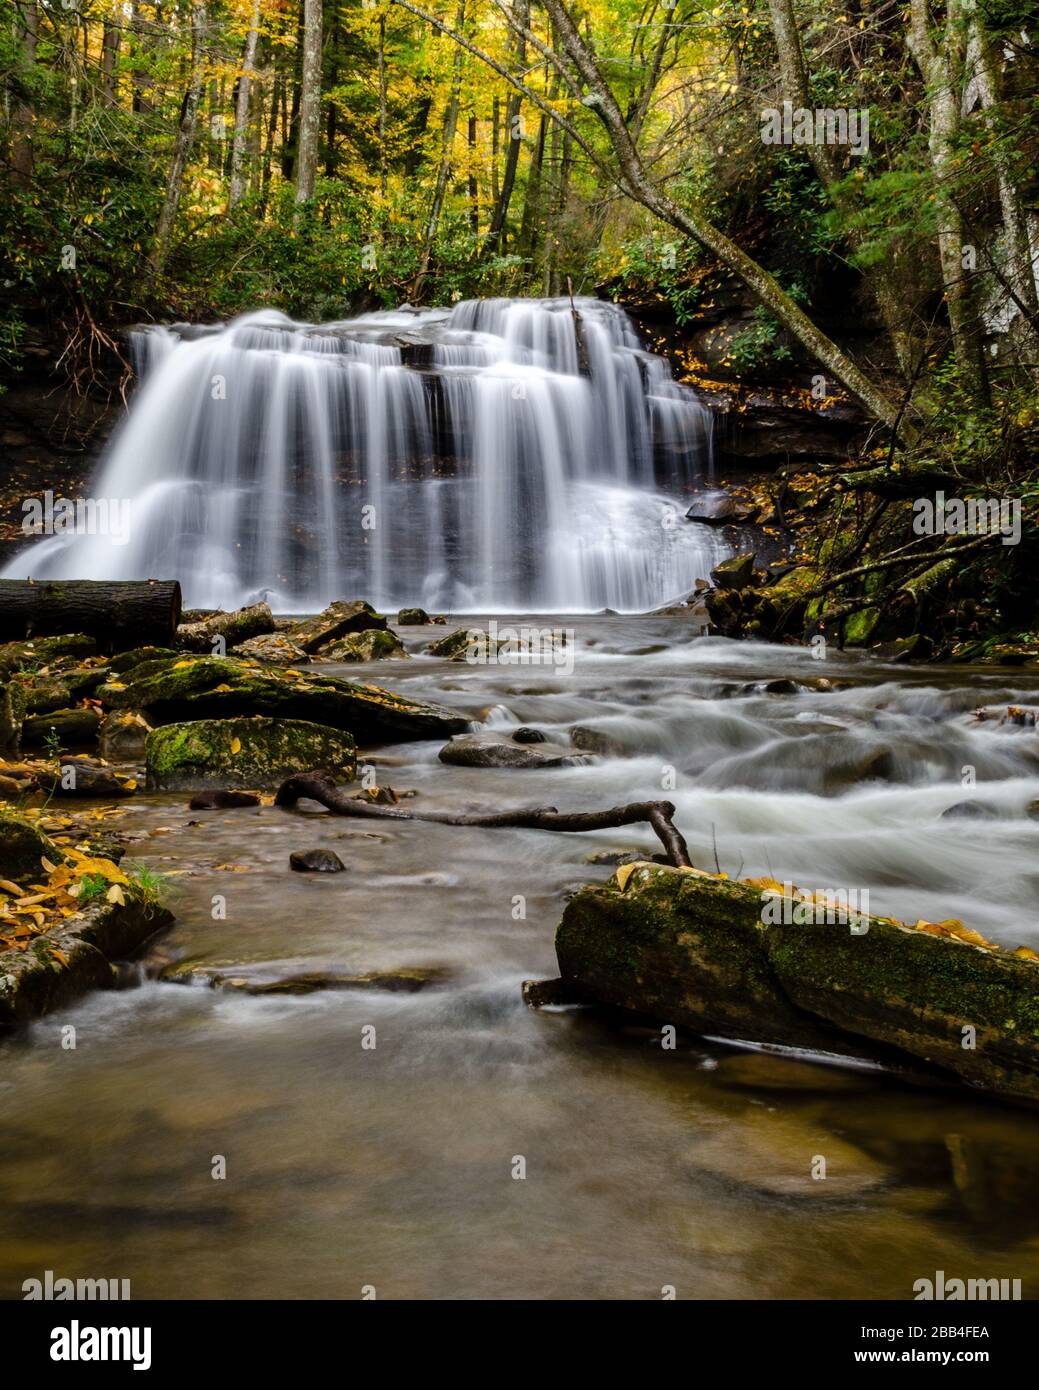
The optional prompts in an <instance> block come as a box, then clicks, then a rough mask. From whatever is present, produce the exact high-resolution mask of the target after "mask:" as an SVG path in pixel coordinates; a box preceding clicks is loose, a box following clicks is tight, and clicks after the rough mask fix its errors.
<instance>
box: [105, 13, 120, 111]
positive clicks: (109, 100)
mask: <svg viewBox="0 0 1039 1390" xmlns="http://www.w3.org/2000/svg"><path fill="white" fill-rule="evenodd" d="M120 37H121V35H120V33H119V29H118V27H117V26H116V25H115V24H109V22H108V21H107V20H106V21H105V23H104V28H103V31H102V38H101V100H102V102H103V104H104V105H105V106H115V104H116V72H115V68H116V63H117V61H118V58H119V40H120Z"/></svg>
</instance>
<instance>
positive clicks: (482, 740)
mask: <svg viewBox="0 0 1039 1390" xmlns="http://www.w3.org/2000/svg"><path fill="white" fill-rule="evenodd" d="M439 758H440V761H441V762H442V763H449V764H450V765H452V766H453V767H519V768H529V767H574V766H575V765H577V764H580V763H583V762H584V761H585V759H583V758H580V757H574V756H573V755H572V753H571V751H570V749H568V748H561V747H558V746H556V745H555V744H550V743H533V744H518V743H513V741H512V740H511V739H510V738H506V737H504V736H503V735H502V734H496V733H492V732H489V731H486V730H484V731H481V732H478V733H473V734H459V735H458V736H457V737H456V738H453V739H452V740H451V742H450V743H448V744H446V745H445V746H444V747H443V748H441V750H440V753H439Z"/></svg>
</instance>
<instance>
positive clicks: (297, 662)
mask: <svg viewBox="0 0 1039 1390" xmlns="http://www.w3.org/2000/svg"><path fill="white" fill-rule="evenodd" d="M231 655H232V656H240V657H242V658H243V659H245V660H247V661H262V662H264V663H265V664H266V665H268V666H306V665H308V664H309V662H310V657H309V656H308V655H307V653H306V652H305V651H304V650H303V648H302V647H300V646H298V645H297V644H296V643H295V642H290V641H289V639H288V638H287V637H286V636H285V634H284V633H283V632H264V633H261V634H260V636H259V637H250V638H249V640H248V641H247V642H240V643H239V644H238V646H237V647H235V649H234V651H233V652H232V653H231Z"/></svg>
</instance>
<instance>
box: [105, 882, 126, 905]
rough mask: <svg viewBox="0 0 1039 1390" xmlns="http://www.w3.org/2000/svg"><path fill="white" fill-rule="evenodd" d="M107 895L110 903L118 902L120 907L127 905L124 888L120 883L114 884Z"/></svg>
mask: <svg viewBox="0 0 1039 1390" xmlns="http://www.w3.org/2000/svg"><path fill="white" fill-rule="evenodd" d="M105 897H106V898H107V900H108V901H109V902H110V903H118V904H119V906H120V907H125V906H126V898H125V897H124V896H123V890H122V889H121V888H120V887H119V885H118V883H113V884H112V886H111V888H109V890H108V892H107V893H106V894H105Z"/></svg>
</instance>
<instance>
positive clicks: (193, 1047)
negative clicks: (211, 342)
mask: <svg viewBox="0 0 1039 1390" xmlns="http://www.w3.org/2000/svg"><path fill="white" fill-rule="evenodd" d="M559 623H560V620H559V619H558V618H552V619H550V620H546V622H545V623H544V624H542V625H546V626H547V625H552V626H557V625H559ZM572 625H573V626H574V627H575V628H576V630H577V634H578V641H577V649H576V656H575V662H574V669H573V672H572V674H569V675H568V674H566V673H563V672H556V671H553V670H550V669H546V668H539V667H533V666H532V667H526V668H522V667H520V668H517V667H509V666H502V667H469V666H465V665H456V664H450V663H446V662H442V661H434V660H432V659H430V658H426V657H423V658H422V659H420V660H415V661H413V662H411V663H404V662H395V663H384V664H382V665H380V666H378V667H374V666H373V667H367V668H365V667H350V668H343V674H349V675H350V676H351V677H352V678H360V679H376V680H379V681H381V682H383V683H385V684H387V685H389V686H390V687H391V688H396V689H399V690H401V691H402V692H404V693H407V694H414V695H417V696H426V697H429V698H436V699H439V700H440V701H441V702H442V703H446V704H450V705H452V706H454V707H456V708H458V709H460V710H462V711H465V712H466V713H468V714H470V715H471V716H473V717H478V716H480V717H486V718H487V719H488V721H489V723H490V725H491V726H492V727H493V726H500V727H502V728H503V729H506V728H511V727H513V726H514V725H516V724H519V723H525V724H534V725H536V726H537V727H539V728H542V729H544V730H545V731H546V732H548V733H549V734H551V733H552V732H553V731H554V730H556V731H560V732H561V731H563V730H566V729H568V728H569V727H570V726H571V725H572V724H574V723H581V724H585V725H592V726H594V727H595V728H597V729H601V730H603V731H605V732H606V733H608V734H609V735H610V736H611V737H612V738H613V739H614V740H615V742H616V746H617V748H618V749H619V750H622V751H621V752H618V753H617V754H616V755H614V756H609V757H600V758H596V759H595V760H593V761H592V762H591V763H589V764H588V765H586V766H582V767H575V768H564V769H546V770H539V771H515V770H514V771H492V770H482V769H463V768H456V767H446V766H444V765H443V764H441V763H439V762H438V760H437V756H436V755H437V750H438V747H439V745H438V744H436V743H429V744H410V745H401V746H398V747H393V748H381V749H379V750H377V752H378V754H379V755H380V757H381V758H384V759H385V760H386V762H385V763H384V764H381V765H380V767H379V780H380V782H382V783H384V784H385V783H388V784H390V785H392V786H394V787H396V788H398V789H409V788H410V789H414V790H415V791H416V792H417V794H418V795H417V800H416V804H421V805H422V806H424V807H429V808H445V809H446V808H448V807H451V808H461V807H462V806H476V805H480V806H485V807H488V808H490V807H501V806H504V805H520V804H546V803H550V804H554V805H557V806H559V807H560V808H575V809H580V808H592V807H601V806H606V805H609V804H613V803H614V802H618V801H627V800H632V799H635V798H644V797H645V798H650V797H654V796H660V795H666V796H668V797H669V798H670V799H672V800H673V801H674V802H675V803H676V805H677V807H678V814H677V817H676V819H677V821H678V824H679V825H680V826H681V827H682V829H683V830H684V831H685V833H686V835H687V837H688V840H689V845H690V850H691V853H692V857H693V860H694V862H695V863H697V864H700V865H702V866H703V867H706V868H712V869H713V868H714V866H715V856H717V863H718V864H719V865H720V867H721V868H722V869H724V870H726V871H727V872H729V873H731V874H736V873H737V872H738V873H740V874H742V875H748V876H750V875H757V874H769V873H771V874H774V875H775V876H777V877H779V878H790V879H792V880H793V881H794V882H795V883H799V884H800V885H801V886H810V887H840V886H846V887H849V888H868V890H869V893H870V908H871V910H872V911H874V912H879V913H889V914H891V915H895V916H898V917H901V918H906V919H909V920H915V919H916V918H917V917H926V918H929V919H930V920H939V919H942V918H946V917H961V918H962V919H963V920H965V921H966V922H967V923H968V924H969V925H970V926H972V927H974V928H976V929H978V930H980V931H982V932H983V933H985V934H987V935H990V936H992V937H993V938H995V939H997V940H999V941H1001V942H1005V943H1008V944H1014V945H1016V944H1022V943H1027V944H1031V945H1033V946H1036V947H1039V927H1037V924H1036V920H1035V914H1034V910H1033V909H1034V903H1035V899H1036V872H1037V871H1036V870H1035V869H1034V868H1033V865H1034V864H1035V862H1036V851H1037V849H1039V821H1037V820H1033V819H1031V818H1029V816H1028V815H1027V813H1026V807H1027V806H1028V804H1029V802H1031V801H1034V800H1036V799H1037V798H1039V757H1037V749H1039V742H1037V736H1036V734H1035V731H1034V730H1008V729H997V728H996V727H995V726H994V725H991V724H977V723H975V722H973V721H972V720H971V718H970V711H971V710H972V709H973V708H974V707H975V706H976V705H978V704H981V703H993V704H995V703H1001V702H1003V703H1005V702H1009V701H1011V700H1014V701H1021V702H1023V701H1028V700H1033V701H1034V700H1035V698H1036V694H1035V692H1036V689H1037V687H1039V679H1036V678H1033V677H1030V676H1028V675H1026V674H1025V673H1022V672H1017V671H1008V670H1002V671H994V670H992V669H987V670H973V671H970V670H966V669H964V668H950V669H945V670H942V669H937V668H914V669H907V668H903V667H885V666H882V665H880V664H878V663H876V662H874V661H870V660H867V659H865V658H862V657H850V656H849V657H842V656H840V655H838V654H836V653H834V654H831V655H830V657H829V658H828V659H827V660H825V661H815V660H813V659H812V657H811V654H810V652H809V651H807V650H805V649H801V648H781V647H772V646H764V645H755V644H749V643H739V644H737V643H731V642H728V641H725V640H723V639H709V640H691V638H690V631H691V630H690V627H689V620H688V619H687V618H679V617H654V618H627V617H625V618H617V617H611V618H606V617H602V618H579V619H576V620H573V624H572ZM440 632H442V630H437V629H424V630H420V629H405V630H404V633H403V635H404V636H405V639H406V641H407V643H408V645H409V647H410V648H411V649H412V650H414V651H416V652H418V651H420V650H421V646H422V644H423V643H424V642H425V641H427V640H429V638H430V637H431V636H437V635H440ZM821 676H825V677H826V678H828V679H830V680H834V681H839V680H848V681H850V682H852V684H851V685H850V687H849V688H847V689H842V690H835V691H831V692H827V693H821V692H815V691H802V692H800V693H796V694H784V695H780V694H774V695H769V694H764V693H760V692H752V693H747V694H740V693H739V691H740V688H741V687H742V686H743V685H744V684H746V683H748V682H755V681H762V680H766V679H769V680H770V679H775V678H777V677H787V678H791V679H794V680H803V681H812V680H815V679H817V678H819V677H821ZM965 768H973V769H974V772H975V776H976V782H977V785H976V786H974V787H965V785H964V771H963V770H964V769H965ZM672 770H673V771H672ZM672 780H674V782H675V786H674V789H673V790H671V789H670V786H669V783H670V782H671V781H672ZM186 800H187V798H186V797H185V796H141V797H139V798H138V799H137V800H136V801H135V802H134V804H133V805H132V807H131V808H130V809H128V810H127V812H126V814H125V815H124V816H123V817H122V819H120V820H119V821H116V822H113V827H114V828H117V829H118V830H119V831H120V833H124V832H129V833H131V834H132V835H134V836H139V837H140V838H139V840H137V842H136V843H135V844H134V845H133V847H132V849H131V854H132V855H133V856H134V857H135V858H136V859H138V860H140V861H142V862H145V863H147V864H148V865H150V866H151V867H153V868H155V869H158V870H161V871H164V872H169V873H173V874H174V875H175V877H174V878H173V879H172V880H171V882H172V884H173V888H172V906H173V907H174V909H175V911H176V913H177V919H178V920H177V924H176V926H175V927H174V928H173V930H172V931H171V932H169V933H168V934H167V935H166V936H165V937H164V938H163V939H162V940H161V941H160V942H158V943H156V945H155V947H154V948H153V950H152V952H151V953H150V956H149V958H148V960H147V961H146V963H145V970H144V972H143V973H144V974H145V975H146V976H148V974H149V972H151V974H152V975H154V973H155V972H157V971H158V969H160V968H161V967H162V966H163V965H164V964H167V963H169V962H170V961H174V962H181V963H195V964H197V965H198V966H199V968H200V969H212V970H218V971H220V972H222V973H224V974H226V975H231V976H234V977H236V978H246V979H248V980H251V981H253V982H256V983H262V982H265V981H270V980H275V979H279V978H284V977H285V976H287V975H292V974H298V973H300V972H303V971H326V970H330V969H331V970H337V971H346V972H360V971H367V970H381V969H392V968H397V967H400V966H405V965H419V966H438V967H443V968H444V969H445V970H446V972H447V974H446V978H445V980H444V982H443V983H441V984H439V985H437V986H435V987H431V988H429V989H427V990H425V991H423V992H421V993H417V994H389V993H375V992H371V991H368V992H360V991H357V992H354V991H335V992H326V993H317V994H312V995H307V996H277V997H255V996H249V995H245V994H241V993H237V992H232V991H228V990H219V989H208V988H205V987H202V986H200V985H195V986H191V985H185V984H174V983H170V982H167V981H160V980H158V979H155V978H146V980H145V983H143V984H140V985H139V986H138V987H136V988H129V989H126V990H123V991H121V992H118V993H107V994H103V995H94V996H92V997H90V998H88V999H86V1000H84V1001H83V1002H82V1003H80V1004H79V1005H77V1006H76V1007H74V1008H71V1009H69V1010H67V1011H65V1012H63V1013H61V1014H56V1015H53V1016H51V1017H50V1018H48V1019H47V1020H45V1021H44V1022H42V1023H40V1024H39V1025H37V1026H36V1027H35V1028H34V1030H33V1031H32V1033H31V1035H30V1036H29V1037H28V1038H27V1039H24V1040H21V1041H18V1042H14V1043H8V1044H6V1045H5V1046H4V1048H3V1051H2V1063H0V1107H2V1113H3V1126H2V1138H0V1295H2V1296H7V1297H17V1296H20V1286H21V1283H22V1281H23V1280H24V1279H27V1278H29V1277H40V1276H42V1273H43V1271H44V1270H46V1269H52V1270H54V1271H55V1272H56V1273H57V1274H59V1275H68V1276H73V1277H75V1276H80V1277H105V1276H107V1277H111V1278H129V1279H130V1280H131V1284H132V1290H133V1294H134V1296H135V1297H149V1296H151V1297H187V1298H190V1297H322V1296H324V1297H347V1298H355V1297H360V1295H361V1290H362V1287H363V1286H365V1285H373V1286H374V1287H375V1289H376V1290H377V1293H378V1296H379V1297H380V1298H394V1297H428V1298H486V1297H489V1298H508V1297H533V1298H582V1297H591V1298H597V1297H612V1298H659V1297H660V1296H661V1289H662V1287H663V1286H665V1285H673V1286H674V1287H675V1290H676V1292H677V1296H678V1297H680V1298H724V1297H738V1298H768V1297H808V1298H837V1297H854V1296H861V1297H868V1298H869V1297H872V1298H903V1297H911V1296H912V1285H913V1283H914V1282H915V1281H916V1280H918V1279H921V1278H933V1277H934V1274H935V1271H936V1270H944V1271H945V1272H946V1275H947V1277H950V1278H951V1277H953V1276H956V1277H963V1278H967V1277H973V1278H996V1277H1006V1278H1020V1279H1021V1280H1022V1281H1023V1290H1024V1296H1025V1297H1026V1298H1027V1297H1030V1296H1034V1294H1035V1291H1036V1289H1037V1288H1039V1214H1037V1213H1036V1206H1035V1202H1034V1197H1033V1193H1032V1189H1031V1176H1032V1173H1033V1171H1034V1168H1035V1163H1036V1157H1037V1155H1039V1117H1033V1116H1031V1115H1029V1114H1027V1113H1020V1112H1015V1111H1010V1110H1004V1109H1002V1108H1000V1107H997V1106H994V1105H990V1104H987V1103H985V1102H984V1101H982V1100H981V1099H975V1098H974V1097H972V1096H970V1095H968V1094H965V1093H958V1092H950V1093H941V1094H938V1093H933V1094H932V1093H927V1092H922V1091H918V1090H915V1089H911V1088H908V1087H905V1086H903V1085H902V1084H900V1083H897V1082H895V1081H893V1080H891V1079H890V1078H887V1077H885V1076H883V1075H880V1074H877V1073H871V1072H864V1071H858V1072H844V1071H837V1070H834V1069H832V1068H820V1067H812V1068H807V1067H805V1066H804V1065H803V1064H796V1063H791V1062H788V1061H786V1060H776V1059H774V1058H769V1057H765V1056H762V1055H760V1054H756V1053H752V1052H747V1051H740V1050H737V1049H733V1048H729V1047H725V1046H722V1045H717V1044H712V1043H708V1042H703V1041H700V1040H696V1039H691V1038H686V1039H682V1040H680V1043H679V1047H678V1049H677V1050H676V1051H674V1052H668V1051H663V1050H662V1049H661V1048H660V1046H659V1034H657V1033H654V1032H653V1031H652V1030H645V1029H640V1028H638V1027H631V1028H627V1029H623V1028H620V1027H618V1026H617V1025H616V1024H612V1023H610V1022H608V1021H607V1020H605V1019H602V1018H599V1017H597V1016H595V1015H594V1014H593V1013H592V1012H591V1011H586V1010H571V1011H543V1012H541V1013H532V1012H530V1011H529V1010H527V1008H526V1007H525V1006H524V1004H523V1002H522V999H521V997H520V983H521V981H522V980H524V979H526V978H531V977H535V978H536V977H544V976H550V975H553V974H554V973H555V969H554V964H555V962H554V952H553V949H552V934H553V929H554V927H555V924H556V922H557V921H558V918H559V915H560V911H561V909H562V905H563V902H564V899H565V894H566V892H567V890H568V888H570V887H571V886H572V885H574V884H576V883H579V882H582V881H589V880H591V879H595V878H604V877H606V876H607V875H608V874H609V873H611V872H612V870H611V869H610V868H609V867H606V866H601V865H589V864H588V863H587V862H586V861H587V859H588V856H589V855H591V854H593V853H595V852H597V851H600V850H605V849H624V848H628V847H635V848H639V849H643V850H645V851H647V852H652V850H653V848H654V847H655V846H654V842H653V840H652V836H651V834H650V833H649V832H648V831H644V830H643V829H642V828H641V827H634V828H633V829H630V830H618V831H606V832H600V833H597V834H593V835H549V834H544V833H539V832H535V831H518V830H469V829H462V828H457V827H447V826H438V825H430V824H410V825H407V824H405V825H401V824H368V823H364V824H362V823H359V822H356V821H348V822H347V821H344V820H342V819H339V818H335V817H332V816H329V815H327V814H325V813H323V812H319V811H318V810H316V809H315V808H313V807H312V806H311V809H306V808H305V809H304V810H302V811H298V812H295V813H288V812H285V811H281V810H276V809H275V808H273V807H270V808H266V807H265V808H260V809H259V810H255V811H254V810H244V811H242V810H238V811H225V812H192V813H188V812H187V811H186V809H185V805H186ZM965 800H972V801H980V802H984V803H985V804H986V805H988V806H989V807H990V808H992V810H993V811H994V812H995V813H996V814H995V815H994V816H993V817H992V818H990V819H961V820H942V819H940V816H941V813H942V812H943V811H945V810H946V809H948V808H949V807H950V806H952V805H954V804H956V803H958V802H962V801H965ZM404 804H405V805H409V804H411V803H410V802H407V801H406V802H405V803H404ZM316 846H326V847H328V848H332V849H335V850H336V852H337V853H338V854H339V855H340V857H341V858H342V859H343V861H344V862H345V863H346V864H347V867H348V872H347V873H345V874H341V875H335V876H305V875H300V874H294V873H291V872H289V870H288V855H289V852H290V851H291V850H293V849H302V848H312V847H316ZM232 866H241V867H240V868H239V869H237V870H236V869H235V868H234V867H232ZM214 894H220V895H222V896H223V897H224V898H225V899H226V907H227V913H226V920H222V921H220V920H214V918H213V916H212V905H213V895H214ZM518 897H522V899H523V900H524V901H525V912H526V916H525V918H524V917H517V916H516V915H514V914H515V912H516V907H515V902H516V899H517V898H518ZM68 1024H72V1025H74V1027H75V1029H76V1048H75V1050H74V1051H67V1050H64V1049H63V1047H62V1028H63V1026H66V1025H68ZM369 1026H374V1029H375V1041H376V1046H375V1047H374V1049H371V1048H365V1047H364V1046H362V1037H363V1033H362V1030H364V1029H365V1028H367V1027H369ZM215 1155H222V1156H223V1157H224V1159H225V1160H226V1173H227V1176H226V1178H224V1179H222V1180H214V1178H213V1177H212V1175H211V1174H212V1162H213V1159H214V1156H215ZM815 1155H822V1156H824V1157H826V1159H827V1172H828V1176H827V1178H826V1179H825V1180H824V1181H811V1180H809V1179H807V1178H806V1176H805V1174H806V1171H807V1168H808V1166H809V1164H810V1162H811V1159H812V1157H813V1156H815ZM517 1156H522V1157H523V1158H524V1159H525V1163H526V1177H525V1178H524V1179H522V1180H517V1179H515V1178H514V1177H513V1171H514V1167H515V1159H516V1157H517Z"/></svg>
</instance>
